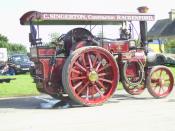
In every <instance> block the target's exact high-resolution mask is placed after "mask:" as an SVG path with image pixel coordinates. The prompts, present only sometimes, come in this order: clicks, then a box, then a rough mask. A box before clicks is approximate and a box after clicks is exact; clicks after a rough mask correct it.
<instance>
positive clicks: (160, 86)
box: [159, 85, 162, 94]
mask: <svg viewBox="0 0 175 131" xmlns="http://www.w3.org/2000/svg"><path fill="white" fill-rule="evenodd" d="M161 88H162V85H159V94H161V93H160V92H161Z"/></svg>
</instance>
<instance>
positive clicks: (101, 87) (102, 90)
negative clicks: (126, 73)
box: [62, 46, 119, 106]
mask: <svg viewBox="0 0 175 131" xmlns="http://www.w3.org/2000/svg"><path fill="white" fill-rule="evenodd" d="M118 80H119V70H118V66H117V64H116V62H115V60H114V58H113V56H112V55H111V54H110V53H109V52H108V51H107V50H105V49H103V48H101V47H95V46H93V47H92V46H89V47H82V48H81V49H77V50H76V51H74V52H73V53H72V54H71V55H70V56H69V57H68V59H67V60H66V63H65V65H64V67H63V72H62V83H63V86H64V89H65V90H66V92H67V94H68V95H69V97H70V98H71V99H73V100H74V101H76V102H78V103H79V104H82V105H86V106H95V105H100V104H102V103H104V102H105V101H106V100H108V99H109V98H110V97H111V96H112V95H113V93H114V91H115V89H116V86H117V84H118Z"/></svg>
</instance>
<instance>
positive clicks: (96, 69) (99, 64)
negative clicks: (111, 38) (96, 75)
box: [95, 61, 101, 72]
mask: <svg viewBox="0 0 175 131" xmlns="http://www.w3.org/2000/svg"><path fill="white" fill-rule="evenodd" d="M100 65H101V61H100V62H99V63H98V65H97V67H96V69H95V70H96V71H97V72H98V69H99V67H100Z"/></svg>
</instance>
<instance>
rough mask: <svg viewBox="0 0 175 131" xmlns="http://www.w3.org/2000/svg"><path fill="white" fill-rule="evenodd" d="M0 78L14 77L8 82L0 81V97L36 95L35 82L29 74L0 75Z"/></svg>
mask: <svg viewBox="0 0 175 131" xmlns="http://www.w3.org/2000/svg"><path fill="white" fill-rule="evenodd" d="M0 78H16V80H12V81H11V82H10V83H0V97H11V96H27V95H38V94H39V92H38V91H37V89H36V86H35V83H33V80H32V78H31V77H30V75H29V74H24V75H15V76H0Z"/></svg>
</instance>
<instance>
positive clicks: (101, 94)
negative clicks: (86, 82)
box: [94, 85, 104, 97]
mask: <svg viewBox="0 0 175 131" xmlns="http://www.w3.org/2000/svg"><path fill="white" fill-rule="evenodd" d="M94 87H95V89H96V90H97V92H98V93H99V94H100V96H101V97H104V95H103V93H102V92H101V91H100V90H99V88H98V87H97V86H96V85H95V86H94Z"/></svg>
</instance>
